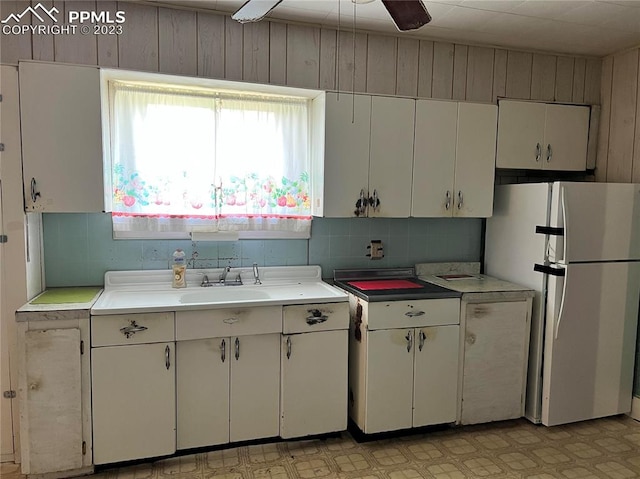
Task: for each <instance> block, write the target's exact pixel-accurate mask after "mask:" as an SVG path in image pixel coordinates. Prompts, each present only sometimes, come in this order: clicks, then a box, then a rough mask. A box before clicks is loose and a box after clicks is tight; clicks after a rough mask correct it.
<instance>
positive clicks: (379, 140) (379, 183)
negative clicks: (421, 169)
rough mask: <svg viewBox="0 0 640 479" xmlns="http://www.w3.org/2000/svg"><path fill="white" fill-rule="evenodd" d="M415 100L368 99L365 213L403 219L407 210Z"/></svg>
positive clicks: (407, 213) (377, 97)
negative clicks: (368, 139)
mask: <svg viewBox="0 0 640 479" xmlns="http://www.w3.org/2000/svg"><path fill="white" fill-rule="evenodd" d="M414 115H415V101H414V100H410V99H407V98H391V97H380V96H374V97H372V99H371V141H370V145H371V146H370V156H369V216H383V217H396V218H397V217H400V218H406V217H408V216H409V214H410V212H411V167H412V163H413V129H414Z"/></svg>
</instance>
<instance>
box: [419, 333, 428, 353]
mask: <svg viewBox="0 0 640 479" xmlns="http://www.w3.org/2000/svg"><path fill="white" fill-rule="evenodd" d="M418 338H419V341H418V349H419V350H420V351H422V348H423V347H424V340H425V339H427V335H426V334H424V331H423V330H422V329H421V330H420V334H419V335H418Z"/></svg>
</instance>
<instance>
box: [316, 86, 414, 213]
mask: <svg viewBox="0 0 640 479" xmlns="http://www.w3.org/2000/svg"><path fill="white" fill-rule="evenodd" d="M414 105H415V101H414V100H411V99H407V98H392V97H378V96H370V95H350V94H345V93H341V94H337V93H327V95H326V112H325V144H324V149H325V155H324V192H323V199H324V210H323V214H324V216H328V217H350V216H354V215H355V216H364V215H366V216H385V217H408V216H409V213H410V207H411V164H412V155H413V122H414ZM358 208H360V209H358ZM356 211H358V212H357V213H356Z"/></svg>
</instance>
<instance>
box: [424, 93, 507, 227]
mask: <svg viewBox="0 0 640 479" xmlns="http://www.w3.org/2000/svg"><path fill="white" fill-rule="evenodd" d="M496 128H497V107H496V106H495V105H488V104H480V103H462V102H450V101H437V100H418V101H417V102H416V119H415V147H414V152H413V157H414V161H413V184H412V189H411V190H412V199H411V216H415V217H450V216H455V217H476V218H482V217H488V216H491V214H492V212H493V184H494V175H495V168H494V159H495V142H496Z"/></svg>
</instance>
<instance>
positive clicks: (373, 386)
mask: <svg viewBox="0 0 640 479" xmlns="http://www.w3.org/2000/svg"><path fill="white" fill-rule="evenodd" d="M367 335H368V338H367V339H368V343H369V347H368V350H367V366H366V367H367V377H366V398H367V405H366V413H365V430H364V432H365V433H367V434H370V433H375V432H382V431H394V430H396V429H405V428H409V427H411V425H412V415H413V414H412V404H413V346H414V344H415V338H414V330H413V329H383V330H379V331H370V332H369V333H367Z"/></svg>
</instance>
